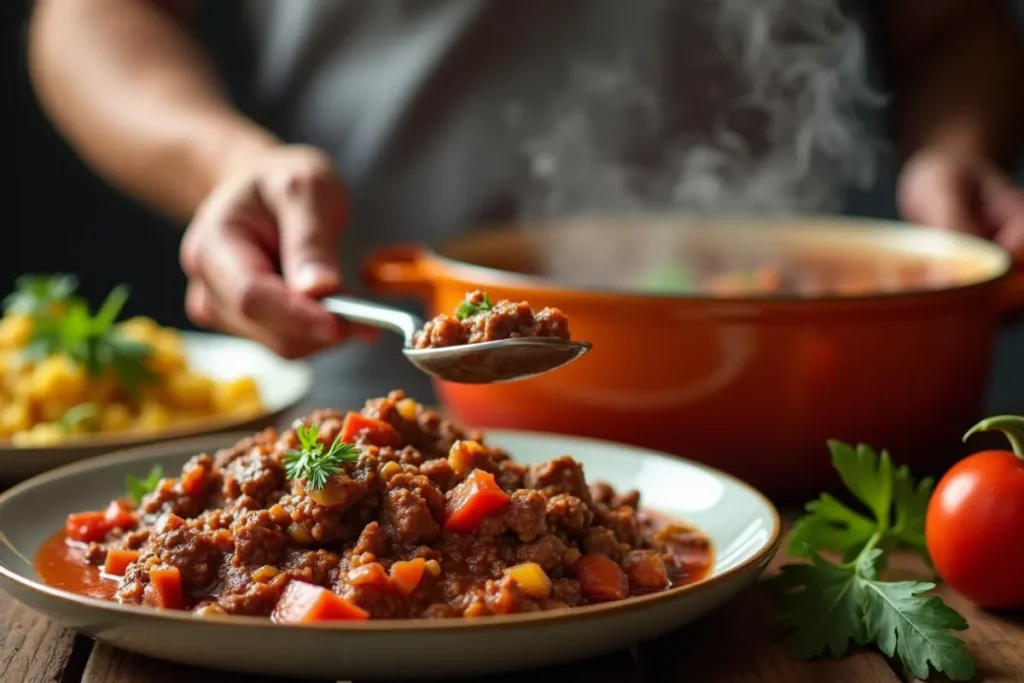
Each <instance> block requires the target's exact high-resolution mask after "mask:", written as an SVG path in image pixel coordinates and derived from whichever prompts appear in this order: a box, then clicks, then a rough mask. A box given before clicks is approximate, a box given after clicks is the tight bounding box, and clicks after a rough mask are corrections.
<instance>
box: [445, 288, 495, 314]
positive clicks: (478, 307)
mask: <svg viewBox="0 0 1024 683" xmlns="http://www.w3.org/2000/svg"><path fill="white" fill-rule="evenodd" d="M493 308H494V306H493V305H491V298H490V296H489V295H488V294H487V292H484V297H483V301H481V302H480V303H478V304H474V303H471V302H470V301H468V300H466V301H463V302H462V303H460V304H459V307H458V308H457V309H456V310H455V317H456V318H458V319H459V320H465V319H466V318H470V317H472V316H474V315H476V314H477V313H486V312H487V311H489V310H491V309H493Z"/></svg>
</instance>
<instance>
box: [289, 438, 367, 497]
mask: <svg viewBox="0 0 1024 683" xmlns="http://www.w3.org/2000/svg"><path fill="white" fill-rule="evenodd" d="M295 433H296V435H297V436H298V437H299V448H298V450H292V451H288V452H287V453H285V454H284V469H285V474H286V475H287V476H288V478H289V479H304V480H305V481H306V488H307V489H309V490H311V491H322V490H323V488H324V487H325V486H327V480H328V479H330V478H331V476H333V475H335V474H337V473H338V472H340V471H341V465H342V463H346V462H355V461H356V460H358V459H359V449H358V448H357V447H356V446H355V445H353V444H350V443H345V442H344V441H342V440H341V435H340V434H339V435H338V437H337V438H336V439H335V440H334V442H333V443H332V444H331V445H330V447H327V446H325V445H324V443H323V442H322V441H320V429H319V428H318V427H317V426H316V425H315V424H310V425H299V427H298V428H297V429H296V430H295Z"/></svg>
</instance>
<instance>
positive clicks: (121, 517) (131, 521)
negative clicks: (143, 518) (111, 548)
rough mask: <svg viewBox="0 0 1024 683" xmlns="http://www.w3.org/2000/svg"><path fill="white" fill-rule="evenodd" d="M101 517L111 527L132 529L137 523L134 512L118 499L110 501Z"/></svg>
mask: <svg viewBox="0 0 1024 683" xmlns="http://www.w3.org/2000/svg"><path fill="white" fill-rule="evenodd" d="M103 518H104V519H105V520H106V522H107V523H108V524H109V525H110V528H111V529H134V528H135V527H136V526H137V525H138V523H139V518H138V516H137V515H136V514H135V512H134V511H133V510H132V509H131V508H129V507H127V506H126V505H125V504H124V503H122V502H121V501H119V500H113V501H110V505H108V506H107V509H106V510H105V511H104V513H103Z"/></svg>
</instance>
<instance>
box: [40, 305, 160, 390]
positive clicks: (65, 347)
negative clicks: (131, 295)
mask: <svg viewBox="0 0 1024 683" xmlns="http://www.w3.org/2000/svg"><path fill="white" fill-rule="evenodd" d="M127 298H128V289H127V288H126V287H123V286H119V287H115V288H114V289H113V290H112V291H111V292H110V294H109V295H108V296H107V298H106V300H105V301H104V302H103V304H102V305H101V306H100V309H99V311H97V313H96V314H95V315H93V314H92V313H91V312H90V311H89V304H88V302H86V301H85V300H84V299H81V298H80V297H69V298H67V299H66V301H65V302H64V303H65V305H64V306H63V307H62V308H61V309H59V310H56V311H54V310H48V311H44V312H42V313H39V314H38V315H37V316H36V318H35V320H34V328H33V332H32V335H31V337H30V338H29V343H28V345H27V346H26V348H25V350H24V352H23V353H24V356H25V357H26V358H28V359H30V360H41V359H43V358H47V357H49V356H52V355H55V354H58V353H63V354H66V355H67V356H68V357H69V358H71V360H73V361H75V362H76V363H78V364H79V365H81V366H82V367H84V368H85V369H86V370H87V371H88V372H89V374H90V375H92V376H93V377H99V376H100V375H102V374H103V372H104V371H106V370H110V371H111V372H113V373H114V376H115V377H116V378H117V380H118V384H120V386H121V388H123V389H124V390H125V392H126V393H127V394H128V395H129V396H132V397H134V396H136V395H137V394H138V391H139V388H140V387H141V386H142V385H143V384H146V383H148V382H151V381H153V380H154V379H155V375H154V374H153V372H152V371H151V370H150V369H149V367H148V365H147V361H148V360H149V358H150V357H151V356H152V349H151V348H150V347H149V346H147V345H145V344H142V343H140V342H137V341H134V340H131V339H127V338H125V337H123V336H122V335H121V334H120V333H119V332H118V330H117V328H116V327H115V323H116V322H117V317H118V315H120V313H121V309H122V308H123V306H124V303H125V300H126V299H127Z"/></svg>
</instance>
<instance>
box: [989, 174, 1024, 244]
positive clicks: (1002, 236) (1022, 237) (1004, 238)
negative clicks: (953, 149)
mask: <svg viewBox="0 0 1024 683" xmlns="http://www.w3.org/2000/svg"><path fill="white" fill-rule="evenodd" d="M981 203H982V208H983V209H984V215H985V218H986V220H987V221H988V222H989V223H990V224H991V225H992V227H993V229H994V232H995V235H996V241H997V242H999V243H1000V244H1001V245H1002V246H1003V247H1005V248H1006V249H1008V250H1009V251H1012V252H1014V254H1015V255H1017V256H1024V189H1022V188H1020V187H1016V186H1014V184H1013V181H1012V180H1010V178H1009V177H1008V176H1006V175H1004V174H1002V173H1001V172H998V171H993V172H992V173H990V174H988V176H986V178H985V180H984V182H983V183H982V186H981Z"/></svg>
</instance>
